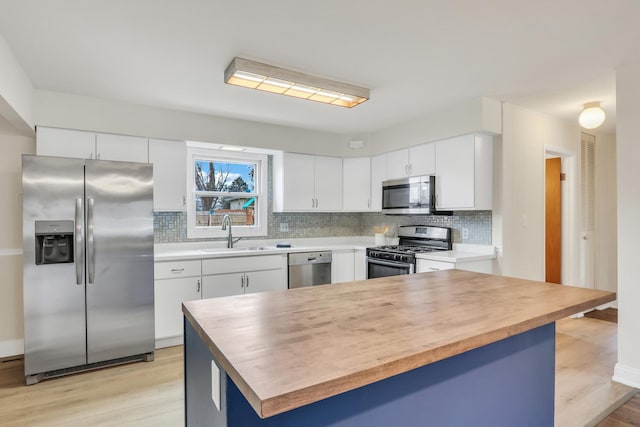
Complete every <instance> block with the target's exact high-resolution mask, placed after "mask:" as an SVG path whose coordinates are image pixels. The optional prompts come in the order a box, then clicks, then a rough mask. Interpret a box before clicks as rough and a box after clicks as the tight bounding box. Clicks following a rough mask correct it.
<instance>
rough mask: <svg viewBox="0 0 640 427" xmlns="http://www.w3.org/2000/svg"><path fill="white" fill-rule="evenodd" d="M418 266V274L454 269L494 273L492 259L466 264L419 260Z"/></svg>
mask: <svg viewBox="0 0 640 427" xmlns="http://www.w3.org/2000/svg"><path fill="white" fill-rule="evenodd" d="M416 264H417V265H416V273H426V272H429V271H439V270H451V269H454V268H456V269H458V270H466V271H475V272H476V273H487V274H491V273H492V260H490V259H487V260H480V261H466V262H445V261H432V260H429V259H418V260H417V262H416Z"/></svg>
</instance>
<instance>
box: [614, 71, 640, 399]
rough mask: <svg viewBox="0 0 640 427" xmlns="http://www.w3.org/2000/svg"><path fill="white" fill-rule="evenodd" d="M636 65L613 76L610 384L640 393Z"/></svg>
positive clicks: (639, 127) (638, 86)
mask: <svg viewBox="0 0 640 427" xmlns="http://www.w3.org/2000/svg"><path fill="white" fill-rule="evenodd" d="M638 76H640V63H639V64H634V65H630V66H626V67H624V68H621V69H619V70H617V72H616V116H617V117H616V151H617V153H616V159H617V171H618V174H617V189H618V194H617V197H618V309H619V311H618V363H617V365H616V368H615V371H614V377H613V379H614V380H616V381H619V382H622V383H624V384H627V385H630V386H632V387H637V388H640V338H639V337H640V335H639V334H638V331H640V310H639V309H638V302H639V301H640V268H639V267H638V265H639V263H638V259H639V258H638V242H639V241H640V167H639V165H638V161H639V159H640V121H639V120H638V117H640V104H639V103H638V99H640V79H638Z"/></svg>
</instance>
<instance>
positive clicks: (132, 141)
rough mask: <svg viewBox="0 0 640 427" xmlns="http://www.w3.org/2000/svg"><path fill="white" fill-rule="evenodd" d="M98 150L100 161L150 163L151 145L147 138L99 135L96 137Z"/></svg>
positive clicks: (108, 134)
mask: <svg viewBox="0 0 640 427" xmlns="http://www.w3.org/2000/svg"><path fill="white" fill-rule="evenodd" d="M96 150H97V152H98V159H100V160H114V161H119V162H138V163H148V162H149V143H148V140H147V138H139V137H137V136H127V135H115V134H110V133H98V134H97V135H96Z"/></svg>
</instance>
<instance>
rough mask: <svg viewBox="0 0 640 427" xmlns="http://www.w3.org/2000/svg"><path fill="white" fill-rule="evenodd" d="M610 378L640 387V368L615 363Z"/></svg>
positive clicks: (630, 385)
mask: <svg viewBox="0 0 640 427" xmlns="http://www.w3.org/2000/svg"><path fill="white" fill-rule="evenodd" d="M612 379H613V381H615V382H618V383H621V384H624V385H628V386H629V387H633V388H638V389H640V369H636V368H632V367H630V366H624V365H621V364H620V363H616V367H615V369H614V370H613V378H612Z"/></svg>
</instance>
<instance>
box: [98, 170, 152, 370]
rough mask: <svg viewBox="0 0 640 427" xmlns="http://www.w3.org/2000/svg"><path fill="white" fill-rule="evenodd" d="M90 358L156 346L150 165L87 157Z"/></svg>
mask: <svg viewBox="0 0 640 427" xmlns="http://www.w3.org/2000/svg"><path fill="white" fill-rule="evenodd" d="M85 175H86V182H85V187H86V194H85V195H86V215H87V216H86V221H87V230H86V233H87V238H86V241H87V243H86V254H87V255H86V258H87V359H88V363H95V362H101V361H105V360H110V359H116V358H121V357H127V356H132V355H137V354H143V353H149V352H152V351H153V350H154V314H153V168H152V166H151V165H150V164H145V163H128V162H106V161H92V160H87V161H86V169H85Z"/></svg>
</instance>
